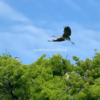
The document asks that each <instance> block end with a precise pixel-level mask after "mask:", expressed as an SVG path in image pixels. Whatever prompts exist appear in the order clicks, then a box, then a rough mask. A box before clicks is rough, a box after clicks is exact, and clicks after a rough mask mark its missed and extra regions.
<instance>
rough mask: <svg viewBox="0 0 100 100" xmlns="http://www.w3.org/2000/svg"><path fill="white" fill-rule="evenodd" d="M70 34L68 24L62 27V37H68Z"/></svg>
mask: <svg viewBox="0 0 100 100" xmlns="http://www.w3.org/2000/svg"><path fill="white" fill-rule="evenodd" d="M70 35H71V29H70V27H69V26H67V27H65V28H64V34H63V35H62V36H63V37H69V36H70Z"/></svg>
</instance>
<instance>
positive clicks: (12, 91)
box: [0, 52, 100, 100]
mask: <svg viewBox="0 0 100 100" xmlns="http://www.w3.org/2000/svg"><path fill="white" fill-rule="evenodd" d="M73 59H74V60H75V61H76V66H74V64H71V63H70V60H69V59H64V58H63V57H62V56H61V55H60V54H58V55H53V56H52V57H51V58H49V59H47V58H46V55H45V54H44V55H42V56H41V57H40V58H39V59H38V60H37V61H36V62H34V63H32V64H30V65H23V64H22V63H21V62H18V61H16V60H14V59H12V58H11V57H9V55H8V54H3V56H0V100H16V99H17V100H100V53H98V52H96V53H95V56H94V59H92V60H90V59H89V58H87V59H86V60H85V61H82V60H79V58H78V57H76V56H73ZM66 72H70V73H69V79H66V75H65V73H66Z"/></svg>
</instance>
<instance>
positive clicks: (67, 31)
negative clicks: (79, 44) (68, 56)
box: [48, 26, 74, 44]
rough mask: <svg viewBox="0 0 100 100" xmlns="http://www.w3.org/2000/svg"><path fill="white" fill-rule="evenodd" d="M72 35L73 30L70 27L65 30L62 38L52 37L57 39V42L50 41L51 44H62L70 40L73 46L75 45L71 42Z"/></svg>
mask: <svg viewBox="0 0 100 100" xmlns="http://www.w3.org/2000/svg"><path fill="white" fill-rule="evenodd" d="M70 35H71V29H70V27H69V26H67V27H65V28H64V33H63V35H62V36H61V37H57V36H55V35H53V36H51V37H56V38H57V39H56V40H52V41H50V40H48V41H49V42H61V41H65V40H69V41H70V42H71V43H72V44H74V43H73V42H72V41H71V40H70V37H69V36H70Z"/></svg>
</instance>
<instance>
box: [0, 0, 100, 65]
mask: <svg viewBox="0 0 100 100" xmlns="http://www.w3.org/2000/svg"><path fill="white" fill-rule="evenodd" d="M99 8H100V0H0V55H2V53H6V48H7V53H9V54H11V56H12V58H14V57H21V58H20V59H19V61H22V63H23V64H31V63H33V62H35V61H36V60H37V59H38V58H39V57H41V56H42V55H43V54H47V56H46V58H48V57H52V55H53V54H55V55H56V54H58V53H60V54H61V55H62V56H63V58H66V56H67V59H69V60H70V61H71V63H74V64H75V61H74V60H73V58H72V57H73V56H74V55H75V56H77V57H79V58H80V60H86V58H89V59H92V57H93V56H94V54H95V51H94V49H97V52H100V10H99ZM65 26H70V28H71V31H72V34H71V36H70V38H71V41H73V42H74V43H75V45H73V44H71V42H69V41H63V42H48V41H47V40H52V39H55V38H53V37H51V36H52V35H56V36H58V37H60V36H61V35H62V34H63V29H64V27H65ZM40 49H41V50H40Z"/></svg>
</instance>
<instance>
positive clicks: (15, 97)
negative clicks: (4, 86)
mask: <svg viewBox="0 0 100 100" xmlns="http://www.w3.org/2000/svg"><path fill="white" fill-rule="evenodd" d="M8 84H9V86H10V87H11V95H12V97H13V98H14V99H18V97H17V96H15V95H14V94H13V89H14V87H13V86H12V85H11V84H10V82H9V83H8Z"/></svg>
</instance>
